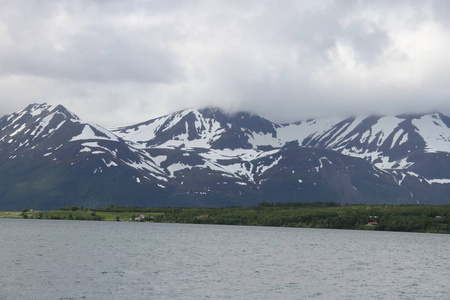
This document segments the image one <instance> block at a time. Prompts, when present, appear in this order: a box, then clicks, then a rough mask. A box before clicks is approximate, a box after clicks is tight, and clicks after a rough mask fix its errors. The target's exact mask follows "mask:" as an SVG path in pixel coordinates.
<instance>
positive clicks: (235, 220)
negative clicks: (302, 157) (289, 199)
mask: <svg viewBox="0 0 450 300" xmlns="http://www.w3.org/2000/svg"><path fill="white" fill-rule="evenodd" d="M0 218H16V219H18V218H23V219H53V220H95V221H121V222H124V221H126V222H156V223H191V224H217V225H247V226H275V227H299V228H329V229H353V230H377V231H402V232H427V233H450V226H449V225H450V205H440V206H436V205H346V206H340V205H339V204H337V203H333V202H331V203H326V202H314V203H276V204H268V203H261V204H260V205H258V206H252V207H227V208H167V207H166V208H144V207H125V206H117V207H116V206H114V205H110V206H107V207H104V208H96V209H87V208H79V207H77V206H67V207H63V208H61V209H58V210H46V211H37V210H33V209H23V210H22V211H15V212H0Z"/></svg>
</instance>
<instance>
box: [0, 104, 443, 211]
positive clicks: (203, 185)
mask: <svg viewBox="0 0 450 300" xmlns="http://www.w3.org/2000/svg"><path fill="white" fill-rule="evenodd" d="M449 125H450V118H449V117H447V116H445V115H443V114H440V113H433V114H422V115H420V114H419V115H417V114H416V115H397V116H365V117H351V118H345V119H340V118H320V119H310V120H306V121H298V122H294V123H288V124H277V123H274V122H271V121H270V120H267V119H265V118H262V117H260V116H258V115H256V114H251V113H248V112H238V113H235V114H226V113H224V112H223V111H221V110H220V109H218V108H202V109H187V110H182V111H178V112H175V113H173V114H168V115H166V116H162V117H159V118H154V119H151V120H148V121H145V122H140V123H138V124H135V125H129V126H122V127H119V128H115V129H106V128H103V127H101V126H99V125H96V124H94V123H88V122H83V121H82V120H81V119H80V118H78V117H77V116H76V115H75V114H73V113H71V112H70V111H69V110H67V109H66V108H65V107H64V106H61V105H57V106H53V105H48V104H30V105H29V106H27V107H26V108H25V109H23V110H20V111H18V112H16V113H13V114H10V115H6V116H3V117H2V118H0V134H1V136H0V174H2V175H0V176H1V177H2V183H0V209H20V208H21V207H34V208H58V207H61V206H64V205H74V204H76V205H79V206H85V207H96V206H102V205H109V204H117V205H135V206H230V205H254V204H258V203H260V202H265V201H269V202H280V201H302V202H309V201H334V202H340V203H343V204H345V203H350V204H351V203H386V204H406V203H424V204H444V203H447V204H449V203H450V197H449V195H450V168H447V167H446V166H447V165H450V164H449V163H450V161H449V160H450V158H449V153H450V129H449ZM318 153H320V154H318ZM29 174H33V176H31V175H29ZM51 174H53V175H51ZM43 178H47V179H46V180H44V181H45V182H42V181H43ZM33 199H34V200H33ZM69 201H71V202H70V203H69Z"/></svg>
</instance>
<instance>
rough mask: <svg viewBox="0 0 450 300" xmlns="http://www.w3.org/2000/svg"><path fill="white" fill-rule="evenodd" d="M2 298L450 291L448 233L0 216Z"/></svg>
mask: <svg viewBox="0 0 450 300" xmlns="http://www.w3.org/2000/svg"><path fill="white" fill-rule="evenodd" d="M0 233H1V240H2V241H1V243H0V299H369V298H377V299H426V298H428V299H449V297H450V281H449V278H450V251H449V249H450V236H449V235H439V234H419V233H397V232H374V231H346V230H323V229H301V228H273V227H242V226H214V225H188V224H157V223H126V222H90V221H51V220H12V219H0Z"/></svg>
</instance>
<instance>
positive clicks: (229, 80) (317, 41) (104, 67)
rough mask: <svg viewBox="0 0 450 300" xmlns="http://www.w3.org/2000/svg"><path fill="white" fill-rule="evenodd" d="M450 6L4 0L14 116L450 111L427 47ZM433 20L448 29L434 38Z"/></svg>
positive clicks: (4, 93)
mask: <svg viewBox="0 0 450 300" xmlns="http://www.w3.org/2000/svg"><path fill="white" fill-rule="evenodd" d="M0 1H1V0H0ZM446 3H447V1H429V2H428V1H427V2H420V3H419V2H410V1H398V2H395V3H392V1H377V2H372V1H331V0H330V1H271V0H266V1H262V0H259V1H256V0H255V1H237V0H236V1H182V0H177V1H143V0H142V1H141V0H133V1H119V0H111V1H88V0H79V1H69V0H67V1H51V0H42V1H36V0H28V1H26V0H24V1H6V0H4V1H2V4H4V5H3V7H2V10H1V11H0V33H1V38H0V66H1V68H0V114H1V113H9V112H12V111H11V110H13V109H14V110H15V109H18V108H21V107H23V106H25V105H27V104H28V103H30V102H37V101H47V102H51V103H62V104H65V105H67V106H68V107H69V108H70V109H72V110H73V111H74V112H75V113H77V114H79V115H80V117H85V118H87V119H88V120H90V121H97V122H98V123H101V124H104V125H107V126H111V125H112V126H114V125H124V124H130V123H133V122H134V121H144V120H146V119H148V118H151V117H156V116H158V115H162V114H166V113H170V112H173V111H175V110H179V109H183V108H187V107H195V106H197V107H198V106H205V105H212V106H222V107H224V108H226V109H227V110H230V111H233V110H250V111H254V112H256V113H260V114H262V115H264V116H265V117H267V118H269V119H274V121H277V122H286V121H296V120H299V119H304V118H309V117H316V116H320V115H330V114H333V113H340V114H357V113H359V112H377V113H378V112H381V113H382V112H383V111H385V112H391V111H392V112H394V111H395V112H401V110H402V109H403V110H422V111H423V110H449V106H450V105H449V104H447V101H446V99H448V96H449V93H450V91H449V90H448V88H446V87H445V86H446V81H447V80H448V75H446V74H448V73H449V72H448V68H449V67H450V66H448V64H446V63H445V61H450V57H447V56H446V54H445V52H444V51H442V50H441V51H437V52H436V51H435V50H437V49H435V48H434V49H431V50H430V53H433V54H434V53H435V52H436V53H437V54H434V56H433V55H428V52H427V49H426V48H425V49H421V52H420V51H416V50H417V49H419V48H420V47H421V46H423V45H424V44H426V43H428V42H429V41H428V35H430V36H431V37H430V39H431V41H443V42H442V45H444V46H445V45H446V43H447V44H450V39H448V38H447V36H448V34H446V33H448V31H449V30H450V29H449V28H450V24H448V21H447V20H448V19H449V18H448V17H447V15H448V13H449V10H448V9H447V8H448V7H447V6H446V5H447V4H446ZM430 21H431V23H433V22H434V23H436V24H438V25H439V28H438V29H439V30H441V31H440V32H438V31H437V30H435V28H434V27H429V28H428V29H427V30H428V31H425V33H421V31H420V30H421V29H423V26H424V24H429V23H430ZM418 33H420V34H418ZM447 39H448V40H447ZM435 43H436V42H435ZM405 45H406V46H405ZM430 45H432V46H430V47H437V46H433V45H434V44H432V43H430ZM341 46H345V47H346V48H344V49H342V48H340V47H341ZM439 46H440V45H439ZM438 55H442V58H440V59H441V60H442V62H441V61H439V60H437V59H434V57H436V56H438Z"/></svg>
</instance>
